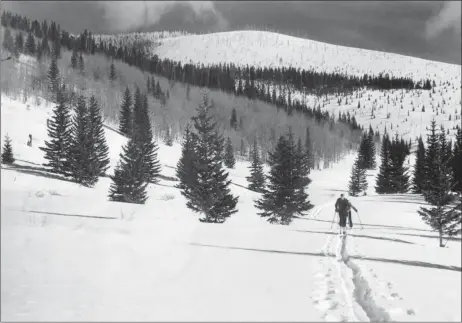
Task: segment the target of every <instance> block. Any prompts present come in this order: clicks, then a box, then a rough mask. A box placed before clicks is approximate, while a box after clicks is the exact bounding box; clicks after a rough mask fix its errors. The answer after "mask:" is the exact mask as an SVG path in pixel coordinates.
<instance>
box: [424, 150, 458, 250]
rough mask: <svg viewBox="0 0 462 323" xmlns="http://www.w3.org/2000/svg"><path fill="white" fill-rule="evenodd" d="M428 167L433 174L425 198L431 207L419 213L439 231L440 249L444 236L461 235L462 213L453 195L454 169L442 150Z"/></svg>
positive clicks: (429, 162)
mask: <svg viewBox="0 0 462 323" xmlns="http://www.w3.org/2000/svg"><path fill="white" fill-rule="evenodd" d="M427 166H428V169H429V170H431V173H430V174H429V177H428V181H427V183H426V185H425V190H424V197H425V200H426V201H427V202H428V203H429V204H430V205H431V207H429V208H428V207H421V208H420V210H419V211H418V213H419V214H420V216H421V217H422V218H423V219H424V221H425V222H426V223H427V224H429V225H430V226H431V227H432V228H433V229H435V230H436V231H438V233H439V241H440V247H444V245H443V235H456V234H459V233H460V222H461V213H460V210H458V208H457V205H455V203H454V197H453V196H452V194H451V189H452V186H453V175H452V169H451V167H450V165H449V162H448V161H445V158H444V155H443V154H442V153H441V150H440V153H439V154H436V155H435V156H434V158H433V159H431V160H427Z"/></svg>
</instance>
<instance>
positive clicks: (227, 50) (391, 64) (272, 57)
mask: <svg viewBox="0 0 462 323" xmlns="http://www.w3.org/2000/svg"><path fill="white" fill-rule="evenodd" d="M153 53H155V54H157V55H158V56H159V57H161V58H169V59H172V60H175V61H181V62H182V63H190V62H193V63H204V64H219V63H234V64H236V65H247V64H248V65H256V66H262V67H283V66H284V67H289V66H292V67H295V68H300V69H306V70H316V71H325V72H339V73H345V74H348V75H363V74H372V75H376V74H379V73H389V74H390V75H393V76H396V77H401V76H406V77H412V78H413V79H416V80H420V79H423V78H432V79H452V78H454V77H457V78H458V79H459V80H460V75H461V71H460V68H461V67H460V65H455V64H447V63H441V62H435V61H429V60H425V59H421V58H416V57H410V56H405V55H399V54H392V53H386V52H379V51H374V50H367V49H361V48H353V47H345V46H339V45H332V44H327V43H323V42H319V41H314V40H310V39H304V38H297V37H292V36H288V35H283V34H279V33H275V32H268V31H253V30H242V31H229V32H219V33H210V34H203V35H182V36H173V37H166V38H162V39H160V38H159V39H158V42H157V44H156V45H154V44H153Z"/></svg>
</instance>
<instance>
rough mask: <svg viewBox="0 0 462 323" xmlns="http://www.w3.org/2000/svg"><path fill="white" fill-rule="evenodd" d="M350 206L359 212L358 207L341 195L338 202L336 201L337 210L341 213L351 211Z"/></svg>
mask: <svg viewBox="0 0 462 323" xmlns="http://www.w3.org/2000/svg"><path fill="white" fill-rule="evenodd" d="M350 208H352V209H353V210H355V211H356V212H358V210H356V208H355V207H354V206H353V205H352V204H351V203H350V201H348V200H347V199H342V198H340V197H339V198H338V199H337V202H335V211H337V212H338V213H340V214H346V213H347V212H348V211H350Z"/></svg>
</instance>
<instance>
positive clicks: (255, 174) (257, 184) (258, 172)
mask: <svg viewBox="0 0 462 323" xmlns="http://www.w3.org/2000/svg"><path fill="white" fill-rule="evenodd" d="M250 158H251V164H250V167H249V169H250V176H248V177H246V179H247V181H248V182H249V186H248V187H249V189H250V190H252V191H255V192H259V193H263V192H264V191H265V174H264V172H263V163H262V161H261V159H260V155H259V153H258V145H257V139H255V140H254V142H253V145H252V148H251V150H250Z"/></svg>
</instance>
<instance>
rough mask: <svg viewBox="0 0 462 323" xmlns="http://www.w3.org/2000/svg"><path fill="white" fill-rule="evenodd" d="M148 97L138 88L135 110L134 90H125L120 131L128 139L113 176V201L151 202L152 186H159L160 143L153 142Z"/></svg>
mask: <svg viewBox="0 0 462 323" xmlns="http://www.w3.org/2000/svg"><path fill="white" fill-rule="evenodd" d="M148 111H149V107H148V100H147V95H146V94H141V91H140V89H139V88H138V87H136V90H135V94H134V98H133V108H132V98H131V94H130V90H129V89H128V88H127V90H126V91H125V95H124V99H123V104H122V108H121V115H120V125H119V130H120V131H121V132H122V133H123V134H125V135H126V136H127V137H128V143H127V144H126V146H124V147H123V149H122V153H121V154H120V160H119V163H118V164H117V166H116V168H115V170H114V175H112V176H111V180H112V183H111V187H110V189H109V199H110V200H112V201H117V202H126V203H138V204H143V203H145V202H146V200H147V192H146V188H147V185H148V183H157V181H158V177H159V174H160V169H161V167H160V163H159V160H158V158H157V150H158V147H157V144H156V143H155V142H154V141H153V135H152V127H151V121H150V119H149V114H148Z"/></svg>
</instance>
